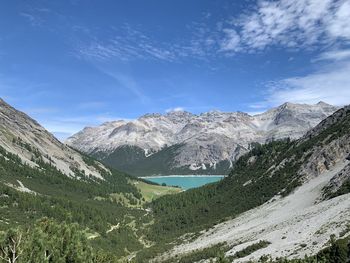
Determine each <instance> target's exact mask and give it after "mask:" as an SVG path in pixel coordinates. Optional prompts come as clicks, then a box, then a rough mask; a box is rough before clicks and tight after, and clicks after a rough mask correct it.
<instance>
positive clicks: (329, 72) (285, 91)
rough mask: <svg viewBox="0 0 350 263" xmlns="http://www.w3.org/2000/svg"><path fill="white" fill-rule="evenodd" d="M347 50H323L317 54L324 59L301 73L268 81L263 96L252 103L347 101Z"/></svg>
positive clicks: (349, 66)
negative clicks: (257, 101)
mask: <svg viewBox="0 0 350 263" xmlns="http://www.w3.org/2000/svg"><path fill="white" fill-rule="evenodd" d="M346 54H348V50H338V51H332V52H326V53H324V54H321V55H320V58H323V59H327V60H328V63H327V64H326V65H323V66H321V67H320V68H319V69H318V70H317V71H315V72H313V73H310V74H308V75H305V76H297V77H290V78H286V79H282V80H279V81H274V82H271V83H269V85H268V91H267V93H266V94H265V100H264V101H262V102H260V103H258V104H253V105H252V107H251V108H257V107H254V106H255V105H258V106H259V107H261V108H264V107H265V108H267V107H270V106H276V105H279V104H282V103H284V102H286V101H290V102H296V103H308V104H312V103H317V102H319V101H326V102H328V103H330V104H333V105H339V106H341V105H346V104H349V103H350V78H349V72H350V56H347V55H346Z"/></svg>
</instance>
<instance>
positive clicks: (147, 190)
mask: <svg viewBox="0 0 350 263" xmlns="http://www.w3.org/2000/svg"><path fill="white" fill-rule="evenodd" d="M134 185H135V186H136V188H137V189H139V190H140V192H141V194H142V197H143V198H144V199H145V202H151V201H153V200H156V199H157V198H160V197H162V196H164V195H171V194H177V193H180V192H182V190H181V189H180V188H177V187H170V186H160V185H154V184H147V183H145V182H142V181H135V182H134Z"/></svg>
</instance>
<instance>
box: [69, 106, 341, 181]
mask: <svg viewBox="0 0 350 263" xmlns="http://www.w3.org/2000/svg"><path fill="white" fill-rule="evenodd" d="M336 109H337V108H336V107H333V106H331V105H328V104H326V103H323V102H320V103H318V104H316V105H305V104H292V103H285V104H283V105H281V106H280V107H277V108H274V109H271V110H269V111H267V112H265V113H262V114H259V115H255V116H250V115H248V114H246V113H242V112H232V113H224V112H218V111H212V112H207V113H203V114H200V115H194V114H191V113H188V112H171V113H168V114H165V115H160V114H148V115H145V116H142V117H141V118H139V119H137V120H134V121H130V122H126V121H116V122H109V123H105V124H103V125H101V126H99V127H95V128H91V127H89V128H85V129H84V130H82V131H81V132H79V133H77V134H75V135H73V136H72V137H70V138H68V140H67V141H66V143H67V144H68V145H70V146H72V147H73V148H76V149H78V150H80V151H83V152H85V153H88V154H90V155H92V156H95V157H97V158H99V159H100V160H103V161H104V162H106V163H108V164H109V165H112V166H113V167H116V168H118V169H122V170H123V171H127V172H129V173H132V174H135V175H149V174H174V173H180V174H204V173H206V174H211V173H215V174H218V173H219V174H220V173H227V172H228V171H229V169H230V168H232V162H233V161H235V160H237V159H238V158H239V157H240V156H241V155H242V154H244V153H246V152H247V151H248V150H249V149H250V145H251V144H252V143H255V142H258V143H265V142H267V141H271V140H278V139H283V138H291V139H296V138H299V137H301V136H302V135H304V134H305V133H306V132H307V131H308V130H309V129H310V128H312V127H314V126H315V125H317V124H318V123H319V122H320V121H321V120H322V119H324V118H325V117H327V116H329V115H330V114H332V113H333V112H334V111H335V110H336ZM164 160H165V161H166V165H164Z"/></svg>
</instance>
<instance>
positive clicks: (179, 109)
mask: <svg viewBox="0 0 350 263" xmlns="http://www.w3.org/2000/svg"><path fill="white" fill-rule="evenodd" d="M180 111H185V108H183V107H175V108H170V109H166V110H165V112H166V113H169V112H180Z"/></svg>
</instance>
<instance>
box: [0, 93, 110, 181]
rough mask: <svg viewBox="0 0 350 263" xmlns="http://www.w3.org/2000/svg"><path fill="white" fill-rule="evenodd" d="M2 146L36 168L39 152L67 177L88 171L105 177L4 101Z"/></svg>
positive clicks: (1, 103) (1, 108)
mask: <svg viewBox="0 0 350 263" xmlns="http://www.w3.org/2000/svg"><path fill="white" fill-rule="evenodd" d="M0 145H1V146H2V147H3V148H4V149H5V150H6V151H8V152H10V153H13V154H16V155H18V156H19V157H20V158H21V159H22V161H23V162H25V163H27V164H29V165H31V166H33V167H38V164H37V163H35V162H33V161H32V159H33V157H34V156H35V154H36V153H38V154H37V155H40V156H42V157H43V161H44V162H46V163H50V164H52V165H53V166H55V167H56V168H57V169H58V170H60V171H61V172H62V173H64V174H65V175H67V176H75V171H77V170H78V171H84V173H85V174H86V175H87V176H94V177H98V178H101V175H100V173H99V172H98V170H97V169H96V168H95V167H92V166H89V165H88V164H86V163H85V161H84V160H83V157H82V155H81V154H80V153H78V152H77V151H75V150H73V149H71V148H70V147H68V146H67V145H64V144H62V143H61V142H60V141H58V140H57V139H56V138H55V137H54V136H52V134H50V133H49V132H48V131H46V130H45V129H44V128H43V127H42V126H40V125H39V124H38V123H37V122H36V121H35V120H33V119H32V118H30V117H29V116H28V115H26V114H25V113H23V112H20V111H17V110H16V109H14V108H13V107H11V106H10V105H9V104H7V103H6V102H5V101H3V100H1V99H0ZM101 168H103V166H102V165H101ZM103 169H106V168H103Z"/></svg>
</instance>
